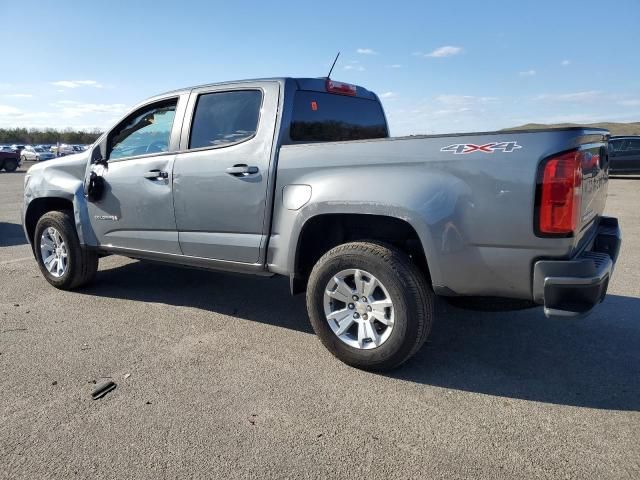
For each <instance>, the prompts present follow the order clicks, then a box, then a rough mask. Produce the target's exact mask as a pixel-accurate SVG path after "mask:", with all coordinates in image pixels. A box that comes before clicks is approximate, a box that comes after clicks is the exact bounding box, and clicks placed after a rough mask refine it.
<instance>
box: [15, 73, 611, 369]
mask: <svg viewBox="0 0 640 480" xmlns="http://www.w3.org/2000/svg"><path fill="white" fill-rule="evenodd" d="M608 136H609V135H608V132H607V131H606V130H600V129H592V128H565V129H560V130H545V131H535V132H534V131H509V132H487V133H467V134H457V135H430V136H411V137H399V138H389V133H388V127H387V121H386V118H385V115H384V112H383V109H382V107H381V104H380V101H379V99H378V97H377V96H376V95H375V94H374V93H372V92H370V91H368V90H366V89H365V88H362V87H360V86H355V85H349V84H345V83H341V82H336V81H334V80H331V79H328V78H327V79H325V78H323V79H309V78H297V79H294V78H278V79H264V80H249V81H238V82H228V83H221V84H213V85H205V86H199V87H193V88H185V89H182V90H177V91H172V92H168V93H165V94H162V95H158V96H156V97H153V98H150V99H148V100H146V101H144V102H142V103H141V104H139V105H137V106H136V107H134V108H133V109H132V110H131V111H130V113H128V114H127V115H126V116H125V117H124V118H123V119H122V120H121V121H119V122H118V123H117V124H115V125H114V126H113V127H112V128H110V129H109V130H108V131H107V132H105V133H104V134H103V135H102V136H101V137H100V138H99V139H98V140H97V141H96V143H95V144H94V145H93V146H92V147H91V148H89V149H88V150H87V151H86V152H83V153H80V154H78V155H73V156H70V157H67V158H64V159H60V160H53V161H49V162H46V163H44V164H38V165H35V166H33V167H31V168H30V169H29V171H28V172H27V174H26V177H25V185H24V205H23V225H24V230H25V233H26V236H27V238H28V240H29V242H30V243H31V245H32V247H33V253H34V256H35V258H36V260H37V262H38V265H39V267H40V270H41V271H42V274H43V275H44V277H45V278H46V279H47V281H48V282H49V283H51V284H52V285H53V286H55V287H57V288H61V289H73V288H78V287H81V286H82V285H85V284H87V283H89V282H90V281H92V280H93V278H94V277H95V275H96V270H97V267H98V260H99V258H100V257H101V256H104V255H108V254H119V255H124V256H127V257H132V258H137V259H142V260H153V261H161V262H167V263H171V264H176V265H182V266H188V267H198V268H207V269H212V270H226V271H233V272H244V273H250V274H258V275H274V274H279V275H286V276H288V277H289V279H290V285H291V290H292V293H301V292H305V291H306V301H307V308H308V314H309V317H310V320H311V324H312V326H313V328H314V330H315V332H316V333H317V335H318V336H319V337H320V340H321V341H322V343H323V344H324V345H325V346H326V347H327V348H328V349H329V350H330V351H331V352H332V353H333V354H334V355H335V356H337V357H338V358H339V359H341V360H342V361H344V362H346V363H348V364H350V365H353V366H356V367H359V368H364V369H371V370H381V369H388V368H393V367H395V366H397V365H399V364H401V363H402V362H404V361H405V360H407V359H408V358H409V357H410V356H411V355H412V354H413V353H415V352H416V351H417V350H418V349H419V348H420V346H421V345H422V344H423V343H424V341H425V339H426V338H427V335H428V334H429V330H430V328H431V324H432V320H433V315H434V313H433V307H434V300H435V298H436V296H446V297H474V298H486V297H491V298H496V297H497V298H498V299H515V300H523V301H528V302H531V303H532V304H539V305H542V306H544V312H545V314H546V315H554V316H578V315H581V314H585V313H587V312H589V311H590V310H591V309H592V308H593V307H594V306H595V305H596V304H598V303H599V302H600V301H601V300H602V299H603V298H604V295H605V294H606V290H607V284H608V281H609V278H610V277H611V274H612V272H613V268H614V264H615V261H616V258H617V255H618V251H619V247H620V242H621V240H620V237H621V236H620V229H619V227H618V222H617V220H616V219H615V218H608V217H605V216H603V215H602V213H603V210H604V206H605V201H606V195H607V193H606V192H607V181H608V168H609V160H608V148H607V140H608Z"/></svg>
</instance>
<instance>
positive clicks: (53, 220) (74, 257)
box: [33, 211, 98, 290]
mask: <svg viewBox="0 0 640 480" xmlns="http://www.w3.org/2000/svg"><path fill="white" fill-rule="evenodd" d="M49 227H53V228H55V229H56V230H57V231H58V232H59V233H60V235H61V236H62V239H63V240H64V242H65V245H66V248H67V269H66V271H65V272H64V274H63V275H61V276H60V277H55V276H53V275H52V274H51V273H50V272H49V271H48V270H47V268H46V267H45V265H44V260H43V258H42V253H41V250H40V244H41V240H42V232H43V231H44V230H45V229H46V228H49ZM33 247H34V251H35V254H36V259H37V261H38V266H39V267H40V271H41V272H42V275H43V276H44V278H46V280H47V281H48V282H49V283H50V284H51V285H53V286H54V287H56V288H59V289H61V290H72V289H74V288H78V287H82V286H84V285H87V284H88V283H90V282H91V281H92V280H93V279H94V278H95V275H96V271H97V270H98V255H97V254H96V253H95V252H94V251H93V250H89V249H86V248H83V247H82V246H81V245H80V241H79V240H78V234H77V232H76V227H75V224H74V222H73V214H72V212H69V211H61V212H60V211H52V212H47V213H45V214H44V215H43V216H42V217H40V220H38V223H37V225H36V229H35V233H34V238H33Z"/></svg>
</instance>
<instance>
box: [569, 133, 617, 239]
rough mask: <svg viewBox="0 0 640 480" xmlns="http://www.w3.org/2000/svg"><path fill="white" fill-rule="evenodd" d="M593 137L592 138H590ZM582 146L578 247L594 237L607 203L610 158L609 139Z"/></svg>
mask: <svg viewBox="0 0 640 480" xmlns="http://www.w3.org/2000/svg"><path fill="white" fill-rule="evenodd" d="M589 137H591V136H589ZM599 137H600V140H599V141H595V142H589V143H586V144H583V145H581V146H580V155H581V159H582V161H581V164H582V199H581V208H580V220H579V223H578V225H579V228H578V230H577V231H578V232H579V233H578V234H577V235H576V243H575V246H576V247H581V246H582V244H583V243H584V242H586V241H588V240H590V238H591V237H592V233H595V230H596V228H597V224H598V221H599V219H600V216H601V215H602V214H603V212H604V207H605V203H606V201H607V187H608V182H609V158H608V148H607V143H606V142H607V137H608V132H607V137H605V138H604V139H602V135H599ZM587 138H588V137H587Z"/></svg>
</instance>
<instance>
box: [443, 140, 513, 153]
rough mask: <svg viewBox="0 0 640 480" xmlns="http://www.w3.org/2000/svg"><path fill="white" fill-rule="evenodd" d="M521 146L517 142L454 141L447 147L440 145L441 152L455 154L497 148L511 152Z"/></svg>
mask: <svg viewBox="0 0 640 480" xmlns="http://www.w3.org/2000/svg"><path fill="white" fill-rule="evenodd" d="M519 148H522V145H518V142H491V143H485V144H484V145H476V144H474V143H454V144H453V145H449V146H447V147H442V148H441V149H440V151H441V152H453V153H454V154H456V155H464V154H466V153H473V152H482V153H493V152H495V151H496V150H499V151H501V152H503V153H511V152H513V151H514V150H517V149H519Z"/></svg>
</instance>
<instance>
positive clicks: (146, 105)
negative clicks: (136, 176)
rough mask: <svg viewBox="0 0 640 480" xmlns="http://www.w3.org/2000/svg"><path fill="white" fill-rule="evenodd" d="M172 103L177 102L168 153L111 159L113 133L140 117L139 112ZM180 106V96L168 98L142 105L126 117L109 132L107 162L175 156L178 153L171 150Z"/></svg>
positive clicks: (106, 148)
mask: <svg viewBox="0 0 640 480" xmlns="http://www.w3.org/2000/svg"><path fill="white" fill-rule="evenodd" d="M171 102H175V111H174V113H175V116H174V117H173V123H172V124H171V130H169V144H168V147H169V149H168V150H167V151H166V152H153V153H143V154H140V155H129V156H127V157H118V158H110V155H111V152H112V150H113V148H111V140H112V135H113V132H114V131H116V130H117V129H118V128H119V127H120V126H121V125H122V124H123V123H125V122H127V121H129V120H131V119H132V118H134V117H136V116H138V115H139V112H140V111H141V110H143V109H148V108H150V107H154V106H160V105H163V104H166V103H171ZM179 105H180V95H178V96H176V97H168V98H162V99H158V100H155V101H153V102H149V103H147V104H145V105H141V106H140V107H138V108H136V109H135V110H134V111H133V112H131V113H129V114H128V115H127V116H126V117H124V118H122V119H121V120H120V121H119V122H118V123H117V124H116V126H115V127H113V128H112V129H111V130H109V133H107V136H106V139H105V142H106V145H105V151H106V161H107V162H122V161H127V160H133V159H138V158H148V157H160V156H164V155H173V154H175V153H176V152H175V151H173V150H171V135H172V133H173V130H174V129H175V128H176V120H177V119H178V113H179V112H178V107H179Z"/></svg>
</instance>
